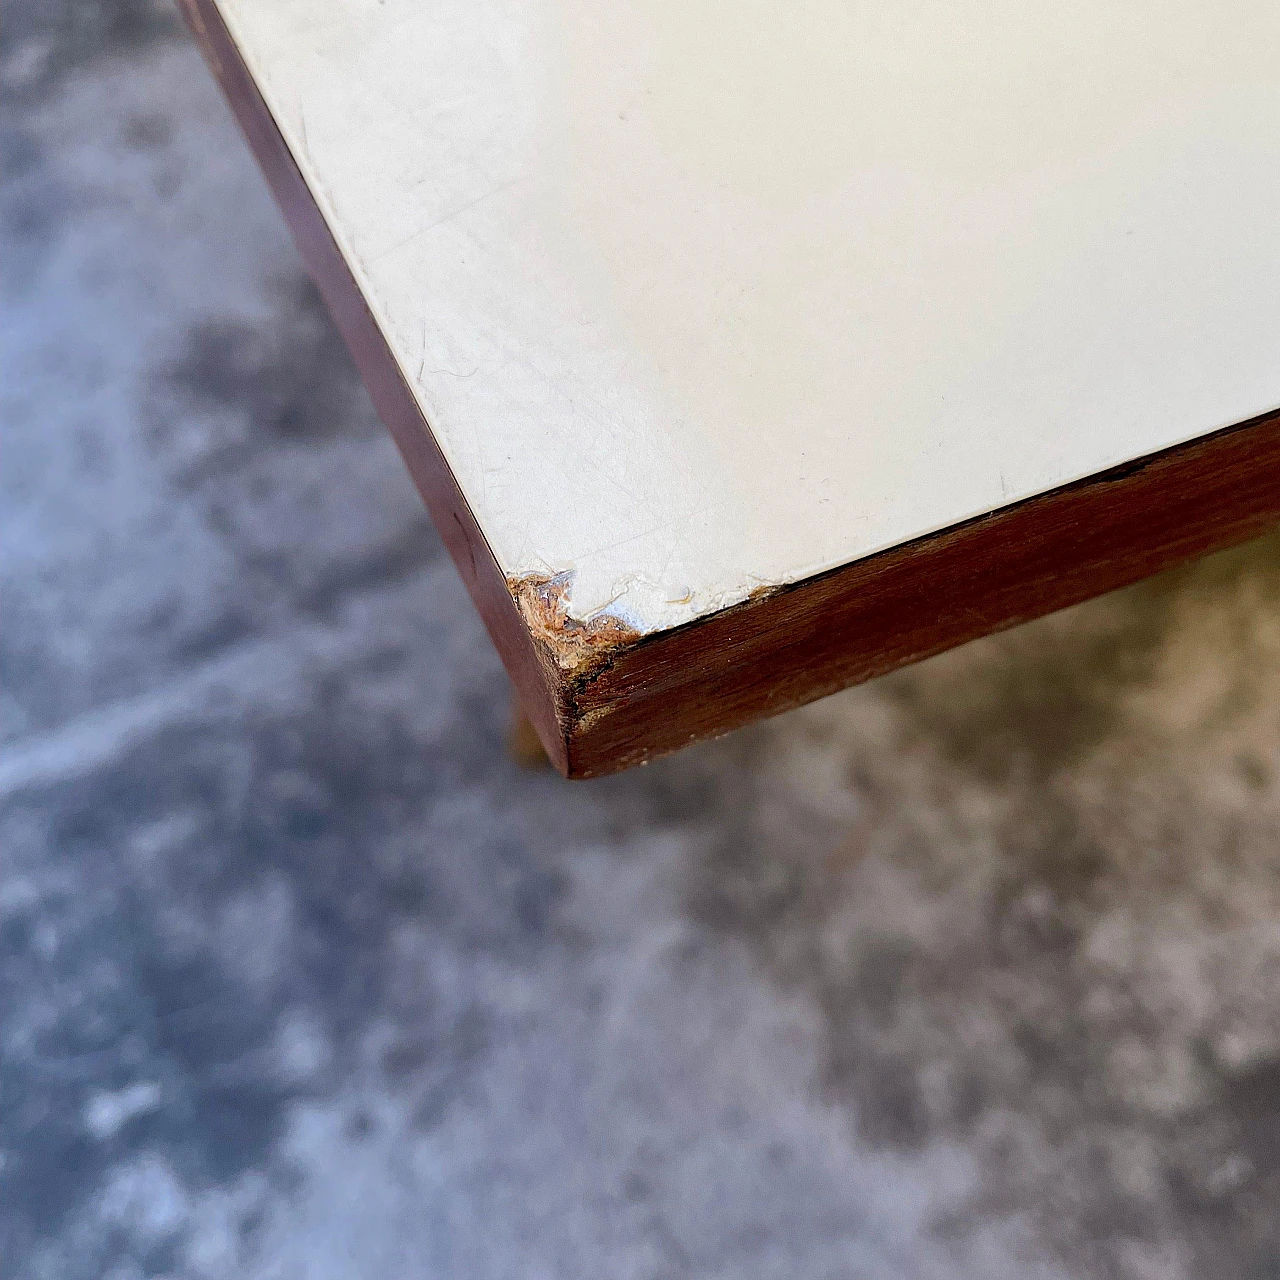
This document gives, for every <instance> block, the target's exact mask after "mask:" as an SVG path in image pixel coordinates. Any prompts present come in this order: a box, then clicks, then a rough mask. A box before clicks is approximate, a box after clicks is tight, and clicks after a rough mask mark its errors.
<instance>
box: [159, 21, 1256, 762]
mask: <svg viewBox="0 0 1280 1280" xmlns="http://www.w3.org/2000/svg"><path fill="white" fill-rule="evenodd" d="M182 4H183V9H184V12H185V14H186V16H187V20H188V22H189V24H190V26H191V28H192V31H193V32H194V33H195V36H196V38H197V40H198V41H199V42H200V44H201V47H202V48H203V49H204V52H205V56H206V58H207V60H208V62H209V64H210V66H211V67H212V69H213V71H214V74H215V75H216V76H217V77H218V79H219V81H220V83H221V84H222V87H223V90H224V91H225V93H226V95H227V98H228V100H229V101H230V103H231V106H232V109H233V110H234V112H235V114H236V116H237V118H238V119H239V121H240V125H241V128H242V129H243V130H244V133H245V136H246V137H247V138H248V140H249V143H250V145H251V147H252V148H253V151H254V153H255V154H256V155H257V157H258V161H259V163H260V165H261V166H262V169H263V172H264V173H265V174H266V177H267V180H268V182H269V184H270V186H271V188H272V190H273V191H274V192H275V195H276V199H277V200H278V202H279V204H280V207H281V209H282V210H283V211H284V215H285V219H286V221H287V222H288V223H289V226H290V227H291V229H292V231H293V235H294V238H295V240H296V241H297V243H298V248H299V250H300V251H301V254H302V257H303V260H304V261H305V263H306V264H307V268H308V270H309V271H310V272H311V274H312V275H313V277H314V278H315V280H316V283H317V285H318V286H319V288H320V291H321V293H322V295H323V296H324V299H325V302H326V303H327V304H328V306H329V309H330V311H331V312H332V313H333V317H334V320H335V322H336V323H337V325H338V328H339V330H340V331H341V332H342V335H343V337H344V338H345V340H346V342H347V345H348V346H349V347H350V348H351V352H352V355H353V356H354V358H355V361H356V364H357V366H358V367H359V369H360V372H361V374H362V375H363V377H364V380H365V383H366V384H367V385H368V388H369V392H370V394H371V395H372V397H373V401H374V404H375V406H376V407H377V410H378V412H379V414H380V415H381V417H382V419H383V421H384V422H385V423H386V424H387V426H388V428H389V429H390V430H391V433H392V435H393V436H394V437H395V440H396V443H397V444H398V445H399V447H400V451H401V453H402V454H403V455H404V459H405V462H406V464H407V465H408V467H409V470H410V472H411V473H412V475H413V478H414V480H415V482H416V483H417V485H418V488H419V490H420V491H421V493H422V496H423V498H424V500H425V501H426V504H427V508H428V510H429V511H430V512H431V515H432V518H433V519H434V520H435V523H436V527H437V528H438V529H439V530H440V534H441V537H442V538H443V539H444V542H445V545H446V546H447V547H448V548H449V552H450V554H451V555H452V556H453V559H454V563H455V564H456V565H457V566H458V571H459V572H460V573H461V574H462V578H463V581H464V582H465V583H466V585H467V588H468V590H469V591H470V592H471V596H472V599H473V600H474V601H475V603H476V606H477V608H478V609H479V610H480V614H481V617H482V618H483V619H484V622H485V625H486V626H487V627H488V630H489V634H490V635H491V636H492V638H493V641H494V644H495V645H496V646H497V648H498V652H499V653H500V654H501V655H502V659H503V661H504V663H505V664H506V666H507V669H508V671H509V672H510V673H511V676H512V679H513V680H514V681H515V684H516V688H517V690H518V692H519V695H520V698H521V701H522V702H523V704H524V706H525V708H526V710H527V712H528V715H529V717H530V719H531V720H532V721H533V723H534V725H535V727H536V728H537V730H538V733H539V736H540V737H541V738H542V741H543V744H544V745H545V746H546V748H547V752H548V754H549V756H550V757H551V759H552V761H553V763H554V764H555V765H556V767H557V768H558V769H559V770H560V771H561V772H562V773H564V774H565V775H566V776H568V777H575V778H577V777H583V778H585V777H594V776H597V775H600V774H606V773H612V772H614V771H616V770H618V769H623V768H626V767H628V766H629V765H633V764H638V763H641V762H643V761H645V760H648V759H651V758H652V757H654V756H657V755H661V754H663V753H664V752H668V751H674V750H676V749H677V748H679V747H682V746H685V745H687V744H688V743H690V742H693V741H695V740H697V739H699V738H705V737H709V736H713V735H716V734H722V733H727V732H728V731H730V730H731V729H735V728H738V727H740V726H741V725H744V724H747V723H749V722H750V721H752V720H756V719H759V718H761V717H763V716H769V715H776V714H777V713H779V712H782V711H787V710H790V709H791V708H793V707H797V706H800V705H801V704H802V703H805V702H810V701H812V700H813V699H815V698H821V697H824V696H826V695H827V694H829V693H834V692H835V691H836V690H838V689H842V688H845V687H846V686H848V685H851V684H856V683H858V682H859V681H862V680H867V679H870V678H871V677H873V676H878V675H883V674H885V673H886V672H889V671H892V670H894V669H895V668H896V667H900V666H903V665H905V664H907V663H910V662H915V661H918V660H919V659H921V658H927V657H929V656H931V655H932V654H935V653H940V652H942V651H943V650H944V649H949V648H951V647H953V646H954V645H958V644H963V643H964V642H966V641H968V640H973V639H977V638H978V637H979V636H983V635H988V634H990V633H991V632H994V631H999V630H1002V629H1004V628H1006V627H1011V626H1015V625H1017V624H1018V623H1020V622H1026V621H1029V620H1030V619H1032V618H1038V617H1041V616H1043V615H1044V614H1047V613H1051V612H1053V611H1054V610H1056V609H1061V608H1063V607H1064V606H1066V605H1071V604H1077V603H1079V602H1080V601H1082V600H1087V599H1089V598H1090V597H1091V596H1096V595H1100V594H1102V593H1103V592H1106V591H1111V590H1114V589H1115V588H1117V587H1122V586H1126V585H1128V584H1130V583H1133V582H1137V581H1138V580H1140V579H1142V578H1145V577H1147V576H1149V575H1150V574H1153V573H1157V572H1159V571H1160V570H1162V569H1167V568H1170V567H1172V566H1173V565H1175V564H1178V563H1180V562H1182V561H1184V560H1187V559H1189V558H1191V557H1193V556H1198V555H1202V554H1204V553H1206V552H1209V551H1215V550H1219V549H1220V548H1223V547H1227V546H1230V545H1232V544H1233V543H1237V542H1243V541H1245V540H1246V539H1249V538H1252V537H1255V536H1257V535H1259V534H1261V533H1263V532H1265V531H1266V530H1267V529H1268V528H1270V527H1271V526H1272V525H1274V524H1276V523H1280V412H1278V413H1273V414H1268V415H1266V416H1264V417H1261V418H1258V419H1255V420H1254V421H1252V422H1248V423H1243V424H1241V425H1240V426H1237V427H1231V428H1228V429H1227V430H1224V431H1218V432H1215V433H1213V434H1212V435H1208V436H1204V437H1202V438H1200V439H1198V440H1194V441H1192V442H1190V443H1189V444H1185V445H1180V446H1177V447H1175V448H1172V449H1167V450H1164V451H1162V452H1160V453H1157V454H1153V455H1151V456H1149V457H1146V458H1143V459H1140V460H1138V461H1135V462H1129V463H1126V464H1124V465H1123V466H1120V467H1116V468H1114V469H1112V470H1110V471H1107V472H1104V473H1101V474H1099V475H1096V476H1091V477H1089V478H1088V479H1087V480H1083V481H1080V482H1079V483H1076V484H1071V485H1066V486H1063V487H1062V488H1059V489H1055V490H1053V491H1052V492H1050V493H1046V494H1043V495H1041V496H1039V497H1036V498H1031V499H1029V500H1027V501H1025V502H1021V503H1018V504H1016V505H1014V506H1011V507H1006V508H1003V509H1002V510H1000V511H997V512H994V513H992V514H991V515H987V516H982V517H979V518H978V519H975V520H970V521H968V522H966V523H964V524H961V525H957V526H955V527H953V528H950V529H946V530H944V531H942V532H941V533H937V534H932V535H930V536H928V537H925V538H920V539H917V540H916V541H914V542H910V543H907V544H906V545H904V546H900V547H895V548H893V549H892V550H889V551H885V552H881V553H880V554H878V555H874V556H870V557H867V558H866V559H863V560H859V561H856V562H854V563H852V564H849V565H846V566H844V567H842V568H840V569H836V570H833V571H831V572H830V573H826V574H823V575H821V576H819V577H815V578H808V579H806V580H804V581H803V582H799V583H796V584H795V585H793V586H789V587H785V588H780V589H778V590H775V591H771V592H768V593H765V594H761V595H758V596H757V597H755V598H753V599H751V600H749V601H747V602H745V603H743V604H741V605H738V606H736V607H734V608H732V609H726V610H723V611H721V612H720V613H716V614H713V615H711V616H710V617H707V618H704V619H701V620H699V621H697V622H693V623H690V624H688V625H687V626H683V627H679V628H676V629H674V630H671V631H664V632H660V633H658V634H656V635H652V636H647V637H643V638H641V639H638V640H636V639H629V638H619V639H617V641H616V643H614V642H613V641H612V640H610V638H609V637H607V636H584V635H577V636H569V637H566V639H567V640H568V641H569V642H570V643H567V644H560V645H557V644H556V643H554V642H553V641H554V637H553V639H552V640H549V639H548V637H547V633H546V629H545V627H543V628H541V629H539V628H536V627H531V626H530V625H529V622H528V621H526V616H525V615H524V614H522V612H521V609H520V607H519V605H518V604H517V602H516V599H515V597H514V596H513V594H512V590H511V588H510V587H509V586H508V584H507V583H506V581H505V580H504V579H503V575H502V572H501V570H500V569H499V567H498V564H497V562H496V560H495V559H494V556H493V554H492V552H491V551H490V549H489V546H488V544H487V542H486V541H485V538H484V535H483V533H482V532H481V530H480V527H479V525H478V523H477V522H476V520H475V517H474V515H473V514H472V512H471V509H470V507H469V506H468V505H467V502H466V499H465V497H464V496H463V494H462V492H461V490H460V489H459V488H458V484H457V481H456V480H455V479H454V477H453V474H452V472H451V471H450V470H449V467H448V465H447V463H446V462H445V459H444V456H443V455H442V454H441V452H440V449H439V447H438V445H437V444H436V442H435V439H434V437H433V436H432V434H431V431H430V428H429V427H428V425H427V423H426V421H425V420H424V419H423V417H422V413H421V411H420V410H419V408H418V405H417V402H416V400H415V399H414V397H413V394H412V392H411V391H410V389H409V387H408V386H407V384H406V383H405V381H404V379H403V377H402V376H401V374H400V371H399V368H398V366H397V365H396V362H395V359H394V357H393V356H392V354H391V351H390V348H389V347H388V346H387V343H386V341H385V339H384V338H383V336H382V333H381V331H380V330H379V328H378V325H377V323H376V321H375V320H374V318H373V316H372V315H371V314H370V312H369V310H368V308H367V307H366V305H365V303H364V300H363V298H362V297H361V295H360V291H359V288H358V287H357V285H356V283H355V280H354V279H353V278H352V276H351V273H350V271H349V269H348V268H347V265H346V263H345V261H344V260H343V258H342V255H341V253H340V252H339V250H338V248H337V245H336V244H335V243H334V241H333V237H332V235H331V234H330V232H329V229H328V227H327V225H326V224H325V221H324V218H323V217H322V215H321V214H320V211H319V210H318V208H317V207H316V205H315V202H314V200H313V199H312V197H311V194H310V192H309V191H308V189H307V186H306V183H305V182H304V181H303V179H302V175H301V174H300V173H299V171H298V168H297V166H296V164H295V163H294V160H293V157H292V155H291V154H290V152H289V149H288V146H287V145H286V144H285V141H284V139H283V137H282V136H281V134H280V131H279V129H278V127H277V126H276V123H275V121H274V120H273V118H272V116H271V113H270V111H269V109H268V108H267V106H266V103H265V102H264V101H263V99H262V97H261V95H260V94H259V92H258V90H257V87H256V86H255V84H254V83H253V80H252V78H251V77H250V75H249V73H248V71H247V69H246V68H245V66H244V64H243V62H242V61H241V59H240V56H239V53H238V51H237V50H236V48H235V45H234V43H233V41H232V40H231V38H230V36H229V34H228V32H227V30H226V27H225V26H224V25H223V22H222V19H221V16H220V15H219V13H218V11H217V8H216V6H215V5H214V3H213V0H182ZM527 604H528V602H527V601H526V608H527ZM588 640H589V641H591V643H586V642H587V641H588ZM597 641H599V643H597ZM567 654H570V655H572V658H571V660H570V659H569V658H567V657H566V655H567Z"/></svg>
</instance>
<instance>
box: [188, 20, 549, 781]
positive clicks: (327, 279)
mask: <svg viewBox="0 0 1280 1280" xmlns="http://www.w3.org/2000/svg"><path fill="white" fill-rule="evenodd" d="M180 3H181V6H182V12H183V16H184V17H185V18H186V20H187V25H188V26H189V27H190V28H191V32H192V34H193V35H194V36H195V38H196V41H197V42H198V44H199V45H200V48H201V50H202V52H203V53H204V56H205V61H206V62H207V63H208V64H209V67H210V69H211V70H212V71H213V73H214V75H215V76H216V77H217V80H218V83H219V84H220V85H221V86H222V91H223V93H224V94H225V95H226V98H227V101H228V102H229V103H230V105H231V110H232V111H233V112H234V113H235V117H236V119H237V120H238V121H239V122H240V128H241V130H242V131H243V132H244V135H245V138H246V139H247V141H248V143H249V146H250V149H251V150H252V151H253V153H254V155H255V156H256V157H257V160H258V164H259V166H260V167H261V169H262V172H263V175H264V176H265V177H266V179H267V184H268V185H269V186H270V188H271V190H272V192H273V193H274V195H275V198H276V202H277V203H278V204H279V206H280V209H281V212H282V213H283V214H284V217H285V221H286V222H287V223H288V225H289V229H290V230H291V231H292V233H293V238H294V241H295V243H296V244H297V246H298V251H299V253H300V254H301V256H302V260H303V262H304V263H305V264H306V268H307V270H308V271H309V272H310V274H311V277H312V279H313V280H314V281H315V282H316V286H317V288H318V289H319V290H320V294H321V296H322V297H323V298H324V301H325V305H326V306H327V307H328V308H329V312H330V314H331V315H332V316H333V319H334V323H335V324H336V325H337V327H338V330H339V332H340V333H341V334H342V337H343V339H344V341H345V342H346V344H347V347H348V348H349V349H350V351H351V355H352V357H353V359H354V360H355V363H356V367H357V368H358V369H359V370H360V375H361V377H362V378H363V379H364V383H365V386H366V387H368V389H369V395H370V396H371V397H372V399H373V403H374V407H375V408H376V409H377V411H378V416H379V417H380V418H381V419H382V421H383V422H384V423H385V424H386V426H387V429H388V430H389V431H390V432H391V435H392V437H393V438H394V439H395V442H396V445H397V446H398V447H399V449H400V453H401V455H402V456H403V458H404V460H405V465H406V466H407V467H408V468H409V472H410V474H411V475H412V476H413V479H414V483H415V484H416V485H417V486H418V491H419V492H420V493H421V494H422V499H423V501H424V502H425V503H426V505H427V510H428V511H429V512H430V513H431V518H432V520H433V521H434V522H435V526H436V528H437V529H438V530H439V532H440V537H441V538H442V539H443V541H444V544H445V546H446V547H447V548H448V549H449V554H450V555H451V556H452V557H453V562H454V564H455V565H457V567H458V572H459V573H460V574H461V575H462V580H463V582H464V583H466V586H467V590H468V591H469V592H470V593H471V599H472V600H473V601H474V602H475V606H476V608H477V609H478V610H479V611H480V616H481V618H483V619H484V624H485V626H486V628H487V629H488V631H489V635H490V638H491V639H492V640H493V643H494V644H495V645H496V646H497V649H498V653H499V654H500V655H501V656H502V661H503V663H504V664H505V665H506V668H507V671H508V672H509V673H510V675H511V678H512V680H513V681H514V682H515V685H516V689H517V691H518V693H519V696H520V701H521V703H522V704H523V706H524V708H525V712H526V714H527V715H528V716H529V719H530V720H531V721H532V722H533V724H534V726H535V727H536V729H537V730H538V736H539V737H540V738H541V739H542V742H543V745H544V746H545V747H546V748H547V754H548V755H549V756H550V758H551V760H552V762H553V763H554V764H555V766H556V768H557V769H559V770H560V772H561V773H567V772H568V751H567V745H566V737H567V735H566V734H565V733H564V732H563V731H562V730H561V727H560V723H559V719H558V716H557V709H558V705H559V703H558V699H557V698H556V697H555V696H554V693H553V690H554V687H555V685H556V683H557V681H556V678H555V675H554V673H553V672H551V671H550V670H549V669H548V667H547V665H546V662H547V659H546V655H545V654H544V653H543V652H542V650H541V649H540V648H539V647H538V646H537V645H535V643H534V641H533V637H532V636H531V634H530V632H529V629H528V627H527V626H526V625H525V622H524V619H523V618H522V617H521V615H520V611H519V609H518V608H517V606H516V603H515V600H514V599H513V598H512V595H511V593H510V591H509V590H508V589H507V584H506V580H505V579H504V577H503V575H502V571H501V570H500V569H499V568H498V563H497V561H496V560H495V559H494V556H493V552H492V551H491V550H490V549H489V544H488V542H487V541H486V540H485V536H484V534H483V532H482V531H481V529H480V526H479V524H478V523H477V521H476V518H475V516H474V515H473V514H472V511H471V508H470V506H469V505H468V503H467V500H466V498H465V497H464V496H463V493H462V490H461V489H459V488H458V482H457V481H456V480H455V479H454V476H453V472H452V471H451V470H450V469H449V465H448V463H447V462H446V461H445V458H444V454H442V453H441V452H440V446H439V445H438V444H437V443H436V440H435V437H434V436H433V435H432V434H431V429H430V428H429V427H428V425H427V422H426V420H425V419H424V418H423V416H422V411H421V410H420V409H419V408H418V403H417V401H416V400H415V399H414V396H413V393H412V391H410V389H409V386H408V384H407V383H406V382H405V380H404V377H403V375H402V374H401V372H400V368H399V366H398V365H397V364H396V360H395V357H394V356H393V355H392V353H391V348H390V347H389V346H388V345H387V341H386V339H385V338H384V337H383V334H382V330H381V329H380V328H379V327H378V323H377V321H376V320H374V318H373V315H372V314H371V313H370V311H369V308H368V306H367V305H366V304H365V301H364V298H363V296H362V295H361V293H360V289H359V286H358V285H357V284H356V281H355V278H354V277H353V276H352V274H351V271H350V268H349V267H348V266H347V263H346V260H345V259H344V258H343V256H342V253H341V251H340V250H339V249H338V246H337V244H336V243H335V241H334V239H333V234H332V233H331V232H330V230H329V227H328V224H327V223H326V222H325V220H324V216H323V215H322V214H321V212H320V210H319V208H318V207H317V205H316V203H315V200H314V199H313V198H312V196H311V192H310V190H309V189H308V187H307V184H306V182H305V181H304V180H303V177H302V174H301V173H300V172H299V170H298V166H297V164H296V163H295V162H294V159H293V154H292V153H291V152H290V150H289V147H288V144H287V143H286V142H285V140H284V137H283V135H282V134H281V132H280V129H279V127H278V126H277V124H276V122H275V118H274V117H273V116H272V114H271V111H270V109H269V108H268V106H267V104H266V102H265V101H264V100H263V98H262V95H261V93H259V91H258V87H257V85H256V84H255V83H254V81H253V77H252V76H251V75H250V74H249V70H248V68H247V67H246V66H245V65H244V61H243V60H242V58H241V57H240V52H239V50H238V49H237V47H236V45H235V43H234V41H233V40H232V38H231V34H230V32H229V31H228V30H227V28H226V25H225V23H224V22H223V20H222V15H221V14H220V13H219V12H218V9H217V6H216V5H215V4H214V3H213V0H180Z"/></svg>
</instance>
